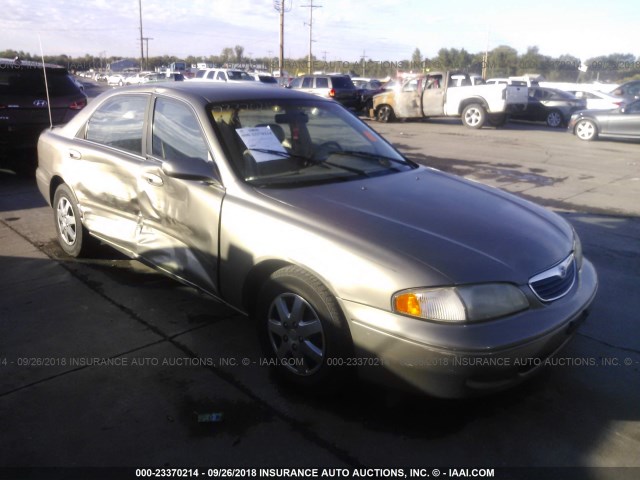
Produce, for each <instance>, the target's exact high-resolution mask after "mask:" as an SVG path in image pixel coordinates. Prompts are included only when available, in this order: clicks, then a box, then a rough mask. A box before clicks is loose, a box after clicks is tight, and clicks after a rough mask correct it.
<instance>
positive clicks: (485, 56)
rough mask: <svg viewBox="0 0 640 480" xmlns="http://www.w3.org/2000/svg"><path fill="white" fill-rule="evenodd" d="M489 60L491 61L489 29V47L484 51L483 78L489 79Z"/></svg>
mask: <svg viewBox="0 0 640 480" xmlns="http://www.w3.org/2000/svg"><path fill="white" fill-rule="evenodd" d="M488 62H489V30H487V48H486V49H485V51H484V57H483V59H482V79H483V80H486V79H487V73H488V68H487V67H488Z"/></svg>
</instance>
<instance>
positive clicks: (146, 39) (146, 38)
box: [143, 37, 153, 70]
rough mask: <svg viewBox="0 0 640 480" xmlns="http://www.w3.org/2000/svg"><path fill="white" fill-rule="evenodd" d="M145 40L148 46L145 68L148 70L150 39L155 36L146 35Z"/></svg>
mask: <svg viewBox="0 0 640 480" xmlns="http://www.w3.org/2000/svg"><path fill="white" fill-rule="evenodd" d="M143 40H144V42H145V44H146V46H147V62H146V67H147V68H146V69H145V70H148V69H149V40H153V38H151V37H144V38H143Z"/></svg>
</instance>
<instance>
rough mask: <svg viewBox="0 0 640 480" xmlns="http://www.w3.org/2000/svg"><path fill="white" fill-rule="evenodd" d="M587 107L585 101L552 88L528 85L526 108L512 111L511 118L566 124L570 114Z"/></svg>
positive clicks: (550, 124) (551, 125)
mask: <svg viewBox="0 0 640 480" xmlns="http://www.w3.org/2000/svg"><path fill="white" fill-rule="evenodd" d="M585 108H587V101H586V100H584V99H581V98H576V97H575V95H572V94H570V93H567V92H563V91H562V90H556V89H554V88H543V87H530V88H529V102H528V103H527V109H526V110H524V111H522V112H517V113H512V114H511V118H513V119H517V120H532V121H540V122H546V123H547V125H549V126H550V127H554V128H557V127H561V126H562V125H566V124H567V123H568V122H569V118H571V114H572V113H573V112H575V111H577V110H583V109H585Z"/></svg>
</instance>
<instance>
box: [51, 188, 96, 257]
mask: <svg viewBox="0 0 640 480" xmlns="http://www.w3.org/2000/svg"><path fill="white" fill-rule="evenodd" d="M77 203H78V202H77V201H76V198H75V196H74V195H73V193H72V192H71V189H70V188H69V187H67V186H66V185H64V184H62V185H60V186H59V187H58V188H57V190H56V193H55V195H54V197H53V219H54V221H55V227H56V233H57V237H58V243H59V244H60V246H61V247H62V249H63V250H64V251H65V253H66V254H67V255H70V256H72V257H82V256H85V255H86V254H87V253H88V252H89V251H90V250H91V248H92V247H93V245H94V244H95V241H94V240H93V239H92V238H91V237H90V236H89V233H88V231H87V229H86V228H84V226H83V225H82V221H81V220H80V211H79V210H78V206H77Z"/></svg>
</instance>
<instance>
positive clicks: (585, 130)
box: [574, 120, 598, 141]
mask: <svg viewBox="0 0 640 480" xmlns="http://www.w3.org/2000/svg"><path fill="white" fill-rule="evenodd" d="M574 133H575V134H576V137H578V138H579V139H580V140H586V141H591V140H595V139H596V138H598V127H596V125H595V123H593V122H592V121H591V120H579V121H578V123H576V128H575V129H574Z"/></svg>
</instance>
